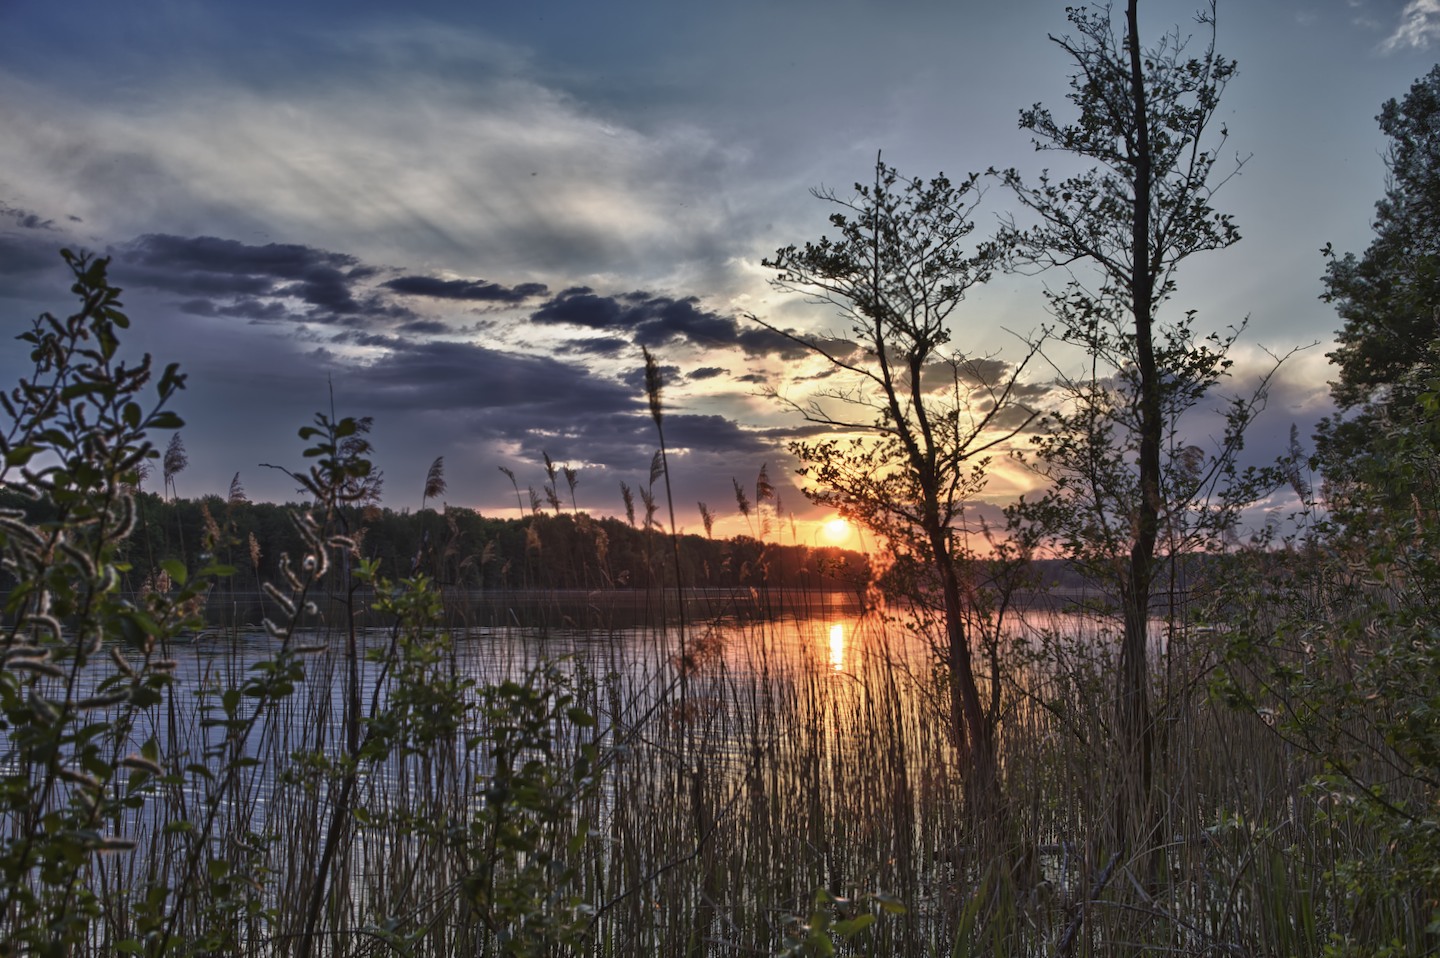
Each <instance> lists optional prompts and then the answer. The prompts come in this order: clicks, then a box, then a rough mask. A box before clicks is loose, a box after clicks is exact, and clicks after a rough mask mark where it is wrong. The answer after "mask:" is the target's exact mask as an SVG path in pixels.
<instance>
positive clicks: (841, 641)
mask: <svg viewBox="0 0 1440 958" xmlns="http://www.w3.org/2000/svg"><path fill="white" fill-rule="evenodd" d="M830 667H831V668H832V669H834V670H835V671H836V672H843V671H845V626H843V625H841V624H840V623H839V622H836V623H835V624H834V625H832V626H830Z"/></svg>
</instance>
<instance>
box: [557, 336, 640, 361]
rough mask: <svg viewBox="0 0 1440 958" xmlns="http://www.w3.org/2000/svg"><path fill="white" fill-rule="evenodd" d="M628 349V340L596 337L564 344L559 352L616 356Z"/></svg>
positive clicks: (614, 337)
mask: <svg viewBox="0 0 1440 958" xmlns="http://www.w3.org/2000/svg"><path fill="white" fill-rule="evenodd" d="M629 348H630V342H629V341H628V340H624V339H620V338H619V337H617V336H596V337H592V338H590V339H579V340H575V341H573V342H569V343H565V344H564V345H563V346H561V347H560V350H561V352H565V353H570V354H572V355H578V356H618V355H620V354H621V353H622V352H624V351H625V350H627V349H629Z"/></svg>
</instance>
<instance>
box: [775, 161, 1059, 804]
mask: <svg viewBox="0 0 1440 958" xmlns="http://www.w3.org/2000/svg"><path fill="white" fill-rule="evenodd" d="M976 181H977V177H976V176H973V175H972V176H970V177H968V178H967V179H965V180H964V181H962V182H961V183H959V184H958V185H957V184H955V183H952V182H951V181H950V180H949V179H947V178H946V177H945V176H943V175H942V176H937V177H936V178H934V179H932V180H930V181H928V182H927V181H925V180H920V179H914V180H909V179H904V178H902V177H901V176H900V174H899V173H898V172H897V171H896V170H895V169H894V168H893V167H889V166H886V165H885V164H884V163H883V162H881V161H880V160H879V159H878V158H877V160H876V164H875V175H874V179H873V182H871V183H870V184H868V185H867V184H863V183H857V184H856V185H855V192H854V195H853V196H852V197H842V196H839V195H837V194H835V193H834V192H829V191H816V193H815V195H816V196H817V197H818V198H820V199H822V200H824V201H825V202H827V203H829V204H832V205H835V206H838V207H840V210H839V211H837V212H835V213H832V214H831V216H830V224H831V226H832V227H833V228H834V229H835V231H836V234H837V235H836V236H835V237H833V238H832V237H828V236H827V237H824V238H822V239H820V240H818V241H816V242H807V243H806V244H805V245H804V246H803V247H796V246H788V247H785V248H783V249H780V250H777V251H776V253H775V255H774V257H773V258H771V259H768V260H766V261H765V265H766V266H769V267H770V268H772V269H774V270H776V271H777V274H778V275H777V276H776V278H775V280H774V283H775V285H776V286H778V287H779V288H781V289H785V290H792V291H798V292H802V293H804V294H806V295H809V296H811V297H813V298H815V299H816V300H817V301H818V302H820V303H822V304H824V305H826V306H829V307H831V308H833V309H835V310H836V311H837V312H838V313H839V314H840V315H841V316H842V317H844V319H845V320H846V321H847V322H848V323H849V326H850V328H849V330H848V335H849V342H853V344H854V346H853V351H851V349H850V348H846V344H847V341H846V340H833V341H822V340H816V339H801V338H798V337H795V336H793V334H789V333H784V332H783V331H782V330H778V329H776V328H775V327H769V328H771V329H772V330H774V331H776V332H781V333H782V334H783V335H787V336H790V338H792V339H795V340H796V341H797V342H799V343H800V344H802V345H804V346H806V347H807V348H808V349H810V350H811V351H812V352H813V353H815V354H816V355H818V356H819V357H821V358H823V359H824V360H825V361H826V362H828V363H829V364H830V366H831V367H832V368H833V369H834V370H835V371H836V372H839V373H842V374H844V375H845V379H844V384H843V385H842V386H839V387H837V388H834V389H830V390H828V391H824V392H822V393H821V394H820V395H819V396H818V397H816V398H813V399H809V400H806V401H804V402H793V401H792V402H790V405H791V406H792V407H793V408H794V409H796V411H798V412H799V413H800V414H801V415H803V416H804V417H805V418H806V419H807V420H808V421H810V422H812V423H815V424H818V425H821V426H824V427H827V428H828V429H830V430H837V431H839V432H840V433H841V434H842V435H841V436H839V437H837V438H830V439H822V440H818V441H814V442H797V443H794V444H792V446H791V451H792V452H794V453H795V455H796V456H797V457H799V458H800V459H801V460H802V461H803V462H804V463H805V466H804V467H803V468H802V469H801V474H802V475H804V476H806V477H807V478H808V479H809V480H810V481H811V484H810V485H809V486H808V488H807V490H806V494H807V495H808V496H809V497H810V498H811V499H812V500H814V501H816V502H819V503H821V504H824V505H828V506H831V507H833V508H836V509H838V510H839V511H840V513H841V514H842V515H845V516H847V517H849V518H852V519H856V520H858V521H860V522H863V523H864V524H866V525H867V526H869V527H870V528H871V529H873V530H875V531H876V532H877V533H879V534H881V535H882V536H884V537H885V539H886V541H887V543H888V544H889V546H890V548H891V549H892V550H894V551H895V552H896V553H897V554H899V555H901V556H904V557H913V558H915V559H917V560H918V561H919V562H920V563H921V564H922V565H924V566H926V567H927V568H929V569H931V570H932V571H933V573H934V575H935V577H936V580H937V582H938V591H939V592H940V593H941V594H942V595H943V601H944V621H945V630H946V640H945V642H944V643H943V664H944V666H945V668H946V669H947V670H948V674H949V675H950V684H951V687H952V697H951V709H950V711H951V721H952V728H953V734H954V737H955V742H956V745H957V747H959V748H960V750H961V751H962V753H965V754H967V755H968V756H969V757H970V761H971V764H972V768H973V770H974V773H975V775H976V777H977V778H976V780H977V782H978V783H979V784H980V785H981V787H980V789H979V790H978V791H977V797H978V796H983V795H986V794H987V793H990V792H992V791H993V789H994V787H995V781H994V776H995V767H994V741H993V736H994V721H995V717H994V716H993V715H989V714H987V713H986V709H985V708H984V706H983V704H982V701H981V696H980V692H979V688H978V685H977V683H976V679H975V669H974V666H973V665H972V661H971V657H972V652H971V637H970V635H969V634H968V629H967V626H966V605H965V597H964V593H965V592H966V587H965V586H964V585H962V582H961V577H962V575H963V572H962V568H961V566H962V563H963V561H964V559H965V558H966V556H967V548H968V546H967V544H966V542H965V534H964V529H963V528H962V525H963V519H964V516H965V513H966V508H967V502H968V501H969V500H970V499H971V498H973V496H974V495H975V494H976V493H977V492H978V491H979V490H980V488H981V487H982V486H983V484H984V479H985V471H986V467H987V465H988V459H987V458H986V453H987V452H988V451H989V450H991V449H993V448H994V447H996V446H997V445H999V444H1001V443H1003V442H1005V441H1006V440H1008V439H1010V438H1012V437H1013V436H1014V435H1015V434H1016V433H1017V432H1019V431H1020V430H1021V429H1023V428H1024V426H1025V425H1026V424H1027V423H1028V422H1029V421H1030V419H1031V418H1032V417H1033V415H1034V414H1033V413H1030V412H1028V411H1027V410H1025V409H1024V408H1023V407H1022V406H1021V405H1020V404H1019V402H1018V401H1017V399H1016V383H1017V379H1018V377H1019V375H1020V372H1021V371H1022V370H1023V368H1024V365H1025V364H1024V363H1023V362H1022V363H1020V364H1018V365H1016V366H1007V365H1006V364H1004V363H1001V362H998V361H996V360H993V359H987V358H982V357H975V356H968V355H965V354H964V353H960V352H955V351H953V350H951V349H949V344H950V341H951V328H950V324H951V317H952V315H953V314H954V312H955V310H956V308H957V307H958V306H959V305H960V303H961V301H962V300H963V299H964V297H965V294H966V291H967V290H969V289H970V288H971V287H973V286H975V285H976V284H978V283H982V282H984V281H985V280H986V279H987V278H988V277H989V275H990V273H991V271H992V270H993V269H994V267H995V265H996V263H997V262H998V260H999V258H1000V255H1001V250H1000V249H999V248H998V247H997V246H995V245H994V244H992V243H981V244H979V245H978V247H977V248H975V249H974V250H971V249H969V248H968V246H967V243H968V239H969V237H970V234H971V233H972V232H973V230H974V223H973V221H972V220H971V218H970V217H971V214H972V213H973V210H974V205H975V203H976V201H977V199H978V190H977V188H976ZM757 321H758V320H757ZM762 325H766V324H764V323H762ZM992 801H993V798H992ZM982 804H983V802H982Z"/></svg>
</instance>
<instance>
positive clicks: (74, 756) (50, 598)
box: [0, 250, 224, 955]
mask: <svg viewBox="0 0 1440 958" xmlns="http://www.w3.org/2000/svg"><path fill="white" fill-rule="evenodd" d="M64 257H65V261H66V263H67V264H68V265H69V266H70V269H71V271H72V273H73V274H74V278H75V283H74V285H73V287H72V291H73V292H74V293H75V295H76V296H78V297H79V299H80V308H79V310H78V311H77V312H76V313H74V314H73V315H71V316H69V317H68V318H66V319H59V318H57V317H55V316H53V315H51V314H49V313H46V314H45V315H43V316H41V317H40V318H39V319H38V320H37V321H36V322H35V324H34V326H33V328H32V329H31V330H30V331H29V332H26V333H24V334H23V335H21V336H20V339H21V341H22V342H24V343H26V344H27V345H28V346H29V347H30V358H31V360H32V362H33V363H34V372H33V373H32V375H31V376H30V377H29V378H26V379H22V380H21V381H20V384H19V385H18V386H17V387H16V388H15V389H14V390H12V391H10V392H9V393H7V394H5V395H4V396H3V403H0V404H3V406H4V409H5V412H6V414H7V416H8V417H9V418H10V420H11V422H10V425H9V428H8V429H7V430H6V431H5V434H4V436H3V438H0V452H3V454H4V457H5V458H4V465H3V467H0V482H3V484H4V487H5V489H6V490H8V491H11V492H14V493H18V494H20V495H22V496H27V497H34V498H37V499H44V500H46V501H48V502H49V503H50V504H51V509H50V510H49V512H48V514H47V515H46V517H45V518H44V519H43V520H40V521H33V522H32V521H27V520H26V518H25V516H24V514H23V513H21V512H19V511H16V510H6V511H5V512H4V513H3V514H0V550H3V561H4V565H5V569H6V571H7V572H9V573H10V574H11V575H12V576H13V577H14V578H15V580H16V584H15V586H14V588H12V589H11V590H10V592H9V594H8V595H7V597H6V599H5V607H4V612H5V625H4V636H3V656H4V667H3V669H0V733H3V739H0V741H3V744H0V749H3V751H0V769H3V772H0V816H3V817H0V875H3V879H4V881H3V888H0V937H3V939H4V940H6V941H8V942H10V943H11V945H10V947H11V948H14V949H17V950H23V951H29V952H32V953H34V954H42V955H52V954H53V955H59V954H66V953H69V951H70V950H71V949H73V948H75V947H76V946H77V945H79V944H80V943H81V942H83V941H84V940H85V939H86V936H87V934H88V932H89V930H90V928H91V924H92V923H93V922H94V921H95V920H96V919H97V917H98V915H99V910H100V904H99V902H98V900H97V897H96V894H95V891H94V888H93V887H92V886H91V885H90V883H89V881H88V877H89V873H90V869H91V867H92V865H93V864H94V863H95V862H96V861H97V859H98V856H101V855H103V854H105V853H117V852H120V853H123V852H124V851H126V850H128V849H130V848H132V847H133V844H134V839H133V837H132V836H130V835H127V834H125V833H124V832H123V830H122V829H121V828H120V827H119V823H120V821H121V819H122V818H123V816H124V813H125V812H126V811H127V810H132V809H135V808H137V807H139V806H140V805H141V804H143V803H144V802H145V801H146V800H147V799H148V798H149V797H150V796H152V795H153V794H154V793H155V791H156V788H157V785H158V783H159V782H160V780H161V775H162V769H161V767H160V764H159V757H160V756H159V750H158V745H157V743H156V741H155V739H154V738H148V739H146V740H145V741H144V742H143V744H142V745H141V746H140V747H139V748H138V749H135V750H132V747H131V741H132V739H133V737H134V736H135V735H136V734H137V733H139V732H140V730H141V729H143V728H144V724H143V723H142V718H143V717H144V716H146V715H147V714H150V713H152V712H153V711H154V709H155V707H156V706H157V705H158V704H159V703H160V702H161V700H162V698H163V696H164V693H165V690H166V689H167V687H168V686H169V684H170V673H171V671H172V670H173V668H174V666H175V663H174V660H173V659H171V658H170V654H169V649H168V642H169V641H170V640H171V639H173V638H174V637H175V636H176V635H178V634H179V633H180V631H181V630H182V629H185V628H187V627H190V626H191V625H193V623H194V621H195V612H196V610H197V608H198V606H199V603H200V602H201V601H202V599H203V596H204V594H205V592H206V590H207V589H208V587H209V585H210V583H211V582H212V581H213V579H214V577H215V576H217V575H220V574H223V572H224V569H223V568H220V567H218V566H209V567H207V568H205V569H203V570H202V571H201V573H200V574H199V575H196V576H194V577H191V576H189V575H188V574H187V573H186V570H185V569H184V568H183V567H181V566H180V565H179V564H178V563H172V564H170V565H169V566H168V567H167V571H168V572H169V573H170V575H171V579H172V581H173V582H174V583H175V586H176V588H175V589H174V591H172V592H170V593H169V594H163V595H162V594H150V595H147V596H145V597H144V598H143V599H142V601H140V602H138V603H135V602H129V601H125V600H122V599H120V598H119V597H118V595H117V594H116V591H115V590H116V587H117V585H118V582H119V578H120V574H121V572H122V570H123V568H124V564H123V558H122V556H123V546H124V543H125V540H126V538H127V537H128V536H129V535H130V534H131V532H132V531H133V529H134V523H135V500H134V496H133V494H132V492H131V491H130V490H131V488H132V487H133V486H134V485H135V484H136V482H137V481H138V474H139V470H140V468H141V466H142V465H143V464H145V463H146V462H147V461H148V460H152V459H155V458H157V457H158V452H157V451H156V450H155V448H154V446H153V445H152V444H151V442H150V440H149V439H148V433H149V432H150V431H151V430H166V429H176V428H178V427H179V426H180V420H179V418H178V417H177V416H176V415H175V414H174V413H173V412H170V411H169V410H168V408H167V406H168V405H169V403H170V402H171V401H172V400H173V399H174V397H175V394H176V393H177V392H178V391H179V390H180V389H181V388H182V387H183V386H184V377H183V376H181V375H180V374H179V372H178V371H177V370H176V368H175V367H174V366H169V367H167V368H165V369H164V370H163V371H162V372H161V373H160V374H159V376H158V378H156V376H155V373H154V370H153V367H152V364H151V361H150V357H148V356H146V357H145V358H144V359H143V360H141V361H140V362H139V363H136V364H128V363H126V362H124V361H122V360H121V358H120V355H119V334H120V331H121V330H124V329H126V328H127V327H128V326H129V320H128V318H127V317H126V316H125V314H124V313H123V312H121V306H122V304H121V302H120V300H119V290H117V289H114V288H113V287H111V286H110V285H109V284H108V282H107V279H106V268H107V267H108V265H109V260H108V259H95V258H90V257H87V256H83V255H75V254H73V253H71V252H69V251H68V250H67V251H65V253H64ZM152 379H153V380H154V382H153V384H152ZM152 386H153V389H154V393H153V399H149V400H147V399H146V393H147V392H149V391H150V389H151V388H152Z"/></svg>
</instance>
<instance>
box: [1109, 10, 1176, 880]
mask: <svg viewBox="0 0 1440 958" xmlns="http://www.w3.org/2000/svg"><path fill="white" fill-rule="evenodd" d="M1138 3H1139V0H1129V3H1128V6H1127V7H1126V21H1125V22H1126V28H1127V30H1128V31H1129V35H1128V37H1127V38H1126V47H1127V49H1128V52H1129V55H1130V92H1131V97H1132V104H1133V108H1134V131H1135V144H1134V149H1135V181H1134V182H1135V203H1134V207H1133V218H1132V222H1131V227H1132V233H1131V260H1130V271H1131V273H1130V297H1131V310H1132V312H1133V315H1134V320H1135V360H1136V365H1137V367H1138V370H1139V373H1140V397H1139V398H1140V436H1139V439H1140V463H1139V466H1140V502H1138V503H1137V504H1136V523H1135V524H1136V529H1135V541H1134V544H1133V546H1132V547H1131V550H1130V565H1129V570H1128V578H1129V581H1128V582H1127V583H1126V588H1125V589H1124V590H1123V592H1122V595H1123V599H1124V605H1125V610H1124V611H1125V637H1124V641H1123V644H1122V646H1121V650H1120V689H1119V695H1118V699H1117V707H1118V710H1119V714H1118V716H1117V722H1116V727H1117V729H1118V730H1119V734H1120V747H1121V751H1122V755H1123V757H1124V765H1123V768H1122V785H1121V795H1120V799H1119V802H1118V804H1117V822H1116V825H1117V835H1116V838H1117V839H1118V841H1120V842H1121V843H1122V845H1123V847H1125V848H1128V849H1129V850H1130V851H1131V852H1132V854H1133V853H1136V852H1139V851H1141V846H1142V845H1143V843H1144V842H1146V841H1147V839H1148V836H1149V832H1150V830H1151V818H1152V816H1153V802H1152V801H1151V788H1152V786H1153V784H1154V762H1153V751H1154V749H1153V745H1154V735H1153V727H1152V722H1151V717H1150V698H1149V679H1150V676H1149V668H1150V667H1149V657H1148V652H1149V648H1148V647H1149V639H1150V635H1149V625H1150V585H1151V579H1152V574H1153V570H1154V564H1155V542H1156V539H1157V537H1158V534H1159V526H1160V444H1161V439H1162V430H1163V427H1164V422H1163V419H1162V414H1161V401H1160V389H1161V384H1160V379H1159V373H1158V371H1157V369H1156V363H1155V344H1154V340H1153V337H1152V325H1153V322H1154V314H1155V270H1154V265H1153V263H1154V257H1153V251H1152V249H1151V243H1150V215H1151V195H1150V194H1151V175H1152V172H1151V170H1152V162H1151V161H1152V154H1151V142H1150V120H1149V107H1148V105H1147V103H1146V93H1145V74H1144V67H1143V63H1142V58H1141V53H1140V31H1139V26H1138V23H1137V16H1136V8H1137V6H1138Z"/></svg>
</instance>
